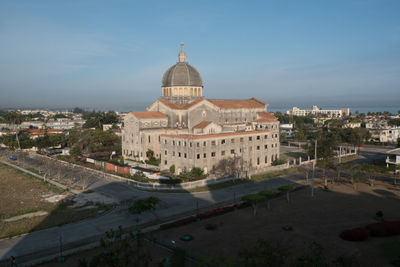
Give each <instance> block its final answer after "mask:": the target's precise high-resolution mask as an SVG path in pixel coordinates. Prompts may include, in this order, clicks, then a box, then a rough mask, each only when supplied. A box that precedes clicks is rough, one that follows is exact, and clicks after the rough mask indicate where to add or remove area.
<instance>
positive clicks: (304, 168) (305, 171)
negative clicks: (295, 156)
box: [299, 165, 311, 183]
mask: <svg viewBox="0 0 400 267" xmlns="http://www.w3.org/2000/svg"><path fill="white" fill-rule="evenodd" d="M299 170H300V171H301V172H302V173H303V174H304V176H305V178H306V182H307V183H308V179H309V177H310V171H311V168H310V166H308V165H301V166H300V167H299Z"/></svg>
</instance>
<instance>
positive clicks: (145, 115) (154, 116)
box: [129, 111, 168, 119]
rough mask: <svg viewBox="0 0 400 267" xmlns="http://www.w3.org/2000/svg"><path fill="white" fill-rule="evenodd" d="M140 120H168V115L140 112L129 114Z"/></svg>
mask: <svg viewBox="0 0 400 267" xmlns="http://www.w3.org/2000/svg"><path fill="white" fill-rule="evenodd" d="M129 114H132V115H133V116H135V117H136V118H138V119H167V118H168V117H167V115H165V114H164V113H162V112H160V111H138V112H129Z"/></svg>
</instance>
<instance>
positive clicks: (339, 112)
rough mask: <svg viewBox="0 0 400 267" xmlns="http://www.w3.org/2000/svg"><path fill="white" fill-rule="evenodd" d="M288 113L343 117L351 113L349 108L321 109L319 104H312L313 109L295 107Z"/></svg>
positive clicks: (287, 112)
mask: <svg viewBox="0 0 400 267" xmlns="http://www.w3.org/2000/svg"><path fill="white" fill-rule="evenodd" d="M286 114H288V115H293V116H307V115H324V116H327V117H328V118H341V117H343V116H348V115H350V109H349V108H341V109H320V108H319V107H318V106H315V105H314V106H312V109H300V108H298V107H293V108H292V109H291V110H288V111H286Z"/></svg>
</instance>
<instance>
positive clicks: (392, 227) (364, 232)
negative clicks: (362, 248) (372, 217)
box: [340, 221, 400, 241]
mask: <svg viewBox="0 0 400 267" xmlns="http://www.w3.org/2000/svg"><path fill="white" fill-rule="evenodd" d="M399 234H400V221H392V222H389V221H385V222H379V223H372V224H368V225H367V226H365V227H360V228H354V229H350V230H345V231H343V232H342V233H341V234H340V237H341V238H342V239H344V240H348V241H364V240H367V239H368V238H369V237H370V236H373V237H385V236H393V235H399Z"/></svg>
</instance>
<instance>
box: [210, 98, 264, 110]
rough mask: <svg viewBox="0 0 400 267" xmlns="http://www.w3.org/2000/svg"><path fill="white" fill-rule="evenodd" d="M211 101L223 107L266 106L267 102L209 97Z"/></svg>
mask: <svg viewBox="0 0 400 267" xmlns="http://www.w3.org/2000/svg"><path fill="white" fill-rule="evenodd" d="M208 101H210V102H211V103H213V104H214V105H216V106H217V107H219V108H222V109H234V108H265V104H262V103H260V102H259V101H257V100H255V99H246V100H225V99H208Z"/></svg>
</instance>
